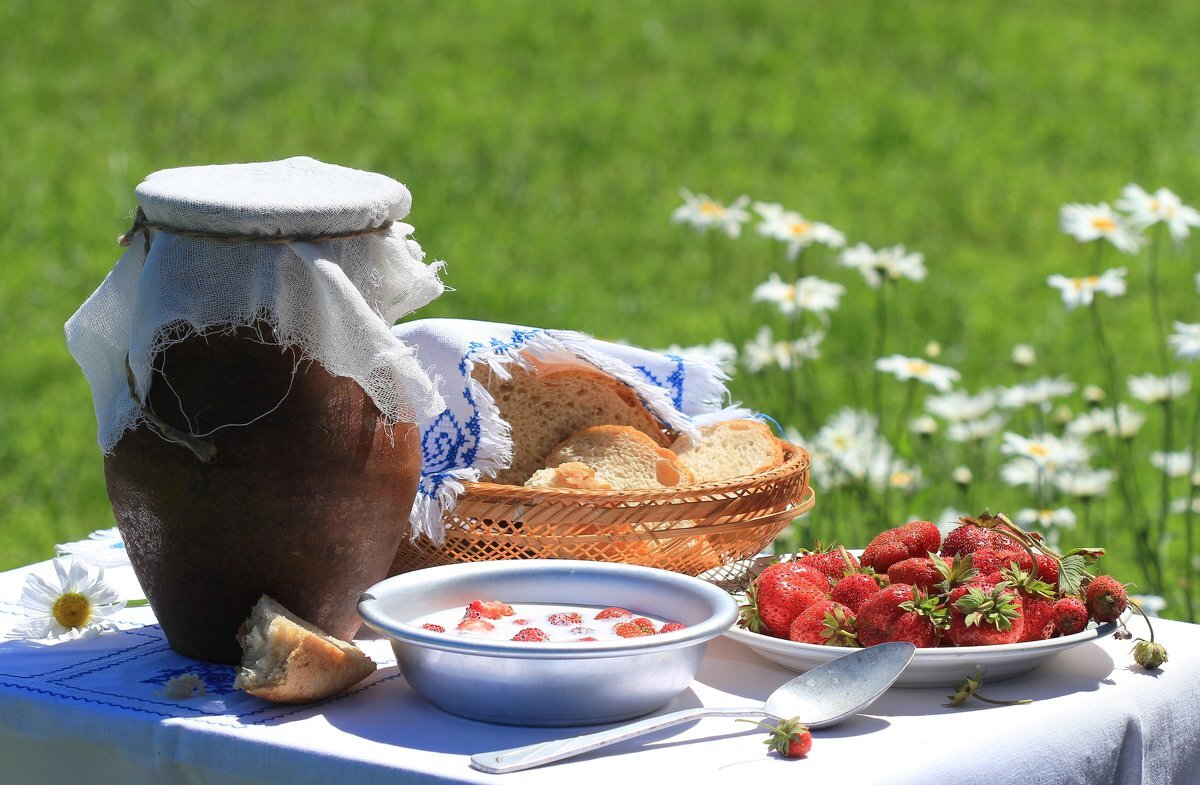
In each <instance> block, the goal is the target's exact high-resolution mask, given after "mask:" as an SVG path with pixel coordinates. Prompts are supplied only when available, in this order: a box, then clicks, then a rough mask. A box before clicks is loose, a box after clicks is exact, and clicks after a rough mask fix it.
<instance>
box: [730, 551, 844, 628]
mask: <svg viewBox="0 0 1200 785" xmlns="http://www.w3.org/2000/svg"><path fill="white" fill-rule="evenodd" d="M813 575H816V576H818V577H819V579H820V581H821V582H823V583H824V584H825V588H823V589H820V588H817V583H816V582H814V579H813V578H812V577H811V576H813ZM827 591H829V579H828V578H826V577H825V575H824V573H822V572H820V571H819V570H815V569H813V568H812V567H805V566H804V565H802V564H795V563H794V562H781V563H778V564H772V565H771V566H769V567H767V569H765V570H763V572H762V574H761V575H759V576H758V578H757V579H756V580H755V581H754V584H753V585H752V586H751V587H750V590H749V591H748V592H746V604H745V605H743V606H742V626H744V627H745V628H746V629H748V630H750V631H751V632H763V633H766V634H767V635H772V636H774V637H776V638H786V637H787V634H788V628H789V627H790V626H791V624H792V619H795V618H796V617H797V616H799V615H800V614H801V613H802V612H803V611H804V609H805V608H807V607H808V606H809V605H812V604H813V603H814V602H820V601H821V600H823V599H825V593H826V592H827Z"/></svg>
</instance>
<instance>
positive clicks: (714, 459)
mask: <svg viewBox="0 0 1200 785" xmlns="http://www.w3.org/2000/svg"><path fill="white" fill-rule="evenodd" d="M671 450H672V451H673V452H674V453H675V454H676V455H677V456H679V461H680V463H682V464H683V465H685V466H687V467H688V469H690V470H691V472H692V474H693V475H694V476H695V477H696V482H712V481H714V480H732V479H734V478H736V477H745V476H748V475H753V474H761V473H763V472H765V471H770V470H771V469H774V468H775V467H777V466H779V465H780V464H782V463H783V446H782V445H781V444H780V442H779V439H777V438H775V434H773V433H772V432H771V428H770V426H768V425H767V424H766V423H764V422H762V421H761V420H725V421H723V422H718V423H713V424H712V425H708V426H705V427H703V428H701V429H700V438H699V439H693V438H692V437H690V436H687V435H683V436H680V437H679V438H678V439H676V440H675V442H674V443H673V444H672V445H671Z"/></svg>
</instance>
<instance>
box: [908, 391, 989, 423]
mask: <svg viewBox="0 0 1200 785" xmlns="http://www.w3.org/2000/svg"><path fill="white" fill-rule="evenodd" d="M995 407H996V393H994V392H992V391H991V390H983V391H981V392H979V393H978V394H977V395H971V394H969V393H965V392H960V391H958V390H952V391H950V392H948V393H946V394H944V395H931V396H929V397H928V398H926V399H925V410H926V411H928V412H929V413H931V414H935V415H937V416H938V417H941V418H942V419H943V420H946V421H947V422H952V423H954V422H967V421H969V420H978V419H979V418H981V417H983V416H984V415H986V414H987V413H988V412H990V411H991V410H992V409H994V408H995Z"/></svg>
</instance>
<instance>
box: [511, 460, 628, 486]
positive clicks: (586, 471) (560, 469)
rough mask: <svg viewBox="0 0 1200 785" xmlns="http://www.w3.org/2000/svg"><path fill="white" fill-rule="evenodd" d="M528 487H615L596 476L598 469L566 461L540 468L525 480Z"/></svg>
mask: <svg viewBox="0 0 1200 785" xmlns="http://www.w3.org/2000/svg"><path fill="white" fill-rule="evenodd" d="M525 487H526V488H568V489H573V490H584V491H611V490H613V487H612V486H611V485H609V484H608V483H606V482H604V481H603V480H599V479H597V478H596V470H595V469H593V468H592V467H591V466H588V465H587V464H584V463H577V462H571V463H564V464H562V465H561V466H556V467H554V468H553V469H538V470H537V471H536V472H534V473H533V476H532V477H530V478H529V479H528V480H526V481H525Z"/></svg>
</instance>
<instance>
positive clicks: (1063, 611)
mask: <svg viewBox="0 0 1200 785" xmlns="http://www.w3.org/2000/svg"><path fill="white" fill-rule="evenodd" d="M1087 623H1088V610H1087V606H1086V605H1084V604H1083V600H1080V599H1078V598H1077V597H1063V598H1062V599H1060V600H1059V601H1058V602H1056V603H1054V627H1055V629H1057V630H1058V634H1059V635H1074V634H1075V633H1077V632H1083V631H1084V630H1085V629H1086V628H1087Z"/></svg>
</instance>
